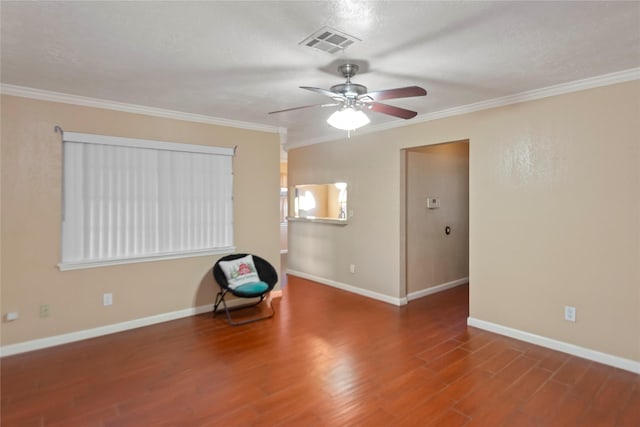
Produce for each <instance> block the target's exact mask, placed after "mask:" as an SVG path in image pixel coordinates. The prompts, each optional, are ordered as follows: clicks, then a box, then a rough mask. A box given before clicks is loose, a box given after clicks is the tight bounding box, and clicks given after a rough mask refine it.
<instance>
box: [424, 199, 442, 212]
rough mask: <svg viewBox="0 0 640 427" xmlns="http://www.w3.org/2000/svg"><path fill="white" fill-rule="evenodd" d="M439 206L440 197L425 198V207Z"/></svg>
mask: <svg viewBox="0 0 640 427" xmlns="http://www.w3.org/2000/svg"><path fill="white" fill-rule="evenodd" d="M439 207H440V199H436V198H434V197H428V198H427V208H428V209H435V208H439Z"/></svg>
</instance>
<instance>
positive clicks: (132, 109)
mask: <svg viewBox="0 0 640 427" xmlns="http://www.w3.org/2000/svg"><path fill="white" fill-rule="evenodd" d="M0 93H2V94H3V95H10V96H19V97H21V98H31V99H38V100H41V101H51V102H61V103H63V104H73V105H79V106H83V107H94V108H103V109H106V110H115V111H122V112H125V113H133V114H144V115H146V116H154V117H163V118H166V119H175V120H183V121H187V122H196V123H206V124H210V125H218V126H227V127H233V128H240V129H245V130H255V131H260V132H270V133H279V132H280V128H278V127H276V126H267V125H262V124H258V123H250V122H241V121H238V120H229V119H221V118H218V117H211V116H206V115H203V114H193V113H184V112H182V111H174V110H165V109H162V108H154V107H147V106H144V105H135V104H127V103H124V102H117V101H109V100H106V99H99V98H90V97H86V96H80V95H70V94H66V93H61V92H53V91H48V90H42V89H34V88H30V87H25V86H16V85H10V84H4V83H2V84H0Z"/></svg>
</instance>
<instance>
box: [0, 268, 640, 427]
mask: <svg viewBox="0 0 640 427" xmlns="http://www.w3.org/2000/svg"><path fill="white" fill-rule="evenodd" d="M275 305H276V309H277V314H276V316H275V317H274V318H273V319H271V320H267V321H262V322H258V323H254V324H249V325H245V326H239V327H232V326H228V325H227V323H226V322H225V317H224V315H218V316H217V317H216V318H215V319H212V318H211V315H210V314H209V315H200V316H195V317H191V318H186V319H181V320H176V321H173V322H167V323H163V324H159V325H154V326H150V327H146V328H140V329H136V330H132V331H127V332H123V333H118V334H114V335H109V336H105V337H101V338H96V339H91V340H87V341H83V342H78V343H73V344H68V345H64V346H60V347H55V348H51V349H46V350H41V351H36V352H32V353H25V354H22V355H17V356H11V357H6V358H4V359H2V362H1V363H2V367H1V373H2V376H1V380H2V398H1V399H2V415H1V421H2V426H4V427H13V426H21V427H22V426H47V427H48V426H82V427H84V426H223V425H227V426H391V425H393V426H462V425H464V426H501V425H504V426H518V427H519V426H525V427H526V426H634V427H637V426H639V425H640V376H639V375H634V374H632V373H630V372H625V371H622V370H618V369H615V368H611V367H607V366H604V365H600V364H597V363H593V362H590V361H587V360H583V359H579V358H576V357H572V356H569V355H566V354H563V353H558V352H555V351H552V350H548V349H544V348H541V347H537V346H534V345H531V344H527V343H523V342H519V341H516V340H512V339H509V338H505V337H502V336H499V335H495V334H491V333H488V332H485V331H482V330H479V329H474V328H468V327H467V326H466V318H467V315H468V311H467V310H468V308H467V307H468V288H467V287H466V286H460V287H457V288H455V289H452V290H449V291H446V292H442V293H440V294H436V295H432V296H430V297H426V298H422V299H420V300H416V301H413V302H411V303H410V304H409V305H408V306H405V307H394V306H391V305H388V304H385V303H382V302H378V301H374V300H371V299H367V298H364V297H360V296H357V295H353V294H349V293H346V292H342V291H339V290H336V289H332V288H329V287H326V286H322V285H318V284H316V283H313V282H309V281H306V280H303V279H299V278H296V277H289V281H288V285H287V287H286V290H285V292H284V296H283V298H281V299H277V300H276V301H275Z"/></svg>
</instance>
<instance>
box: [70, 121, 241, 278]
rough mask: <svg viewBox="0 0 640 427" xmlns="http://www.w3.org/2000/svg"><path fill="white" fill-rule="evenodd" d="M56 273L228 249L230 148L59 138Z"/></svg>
mask: <svg viewBox="0 0 640 427" xmlns="http://www.w3.org/2000/svg"><path fill="white" fill-rule="evenodd" d="M63 149H64V164H63V168H64V170H63V177H64V179H63V181H64V182H63V186H64V189H63V221H62V262H61V263H60V268H61V269H63V270H64V269H73V268H83V267H88V266H94V265H104V264H113V263H114V262H117V261H120V262H132V260H140V259H148V258H151V259H153V258H173V257H177V256H188V255H194V254H196V255H199V254H202V253H218V252H228V251H232V250H233V173H232V156H233V149H231V148H221V147H209V146H199V145H188V144H176V143H170V142H160V141H149V140H140V139H131V138H117V137H109V136H101V135H90V134H80V133H71V132H64V134H63Z"/></svg>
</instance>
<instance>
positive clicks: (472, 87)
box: [0, 1, 640, 143]
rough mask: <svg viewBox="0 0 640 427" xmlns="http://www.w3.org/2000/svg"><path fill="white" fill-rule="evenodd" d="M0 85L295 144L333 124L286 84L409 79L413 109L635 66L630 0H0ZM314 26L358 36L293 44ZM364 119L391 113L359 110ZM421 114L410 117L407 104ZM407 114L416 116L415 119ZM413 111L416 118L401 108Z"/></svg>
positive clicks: (382, 120) (637, 36)
mask: <svg viewBox="0 0 640 427" xmlns="http://www.w3.org/2000/svg"><path fill="white" fill-rule="evenodd" d="M0 7H1V15H2V17H1V18H2V29H1V31H2V33H1V43H2V44H1V54H2V57H1V61H2V62H1V65H2V68H1V80H2V83H3V84H9V85H17V86H25V87H30V88H36V89H43V90H48V91H55V92H62V93H66V94H72V95H81V96H86V97H92V98H99V99H104V100H112V101H119V102H124V103H130V104H136V105H142V106H148V107H156V108H161V109H167V110H175V111H180V112H185V113H193V114H200V115H206V116H211V117H215V118H221V119H228V120H235V121H241V122H249V123H254V124H260V125H265V126H273V127H274V128H276V127H284V128H287V132H288V140H289V141H290V142H294V143H299V142H304V141H313V140H322V139H327V138H332V137H341V136H344V132H341V131H337V130H335V129H333V128H331V127H329V126H328V125H327V124H326V122H325V120H326V118H327V117H328V116H329V115H330V114H331V112H332V109H331V108H312V109H305V110H298V111H292V112H287V113H281V114H277V115H268V114H267V112H269V111H273V110H279V109H284V108H289V107H296V106H301V105H308V104H316V103H319V104H321V103H325V102H326V101H327V100H328V98H325V97H323V96H322V95H319V94H317V93H313V92H309V91H305V90H302V89H299V88H298V86H316V87H321V88H328V87H330V86H332V85H334V84H338V83H342V82H343V81H344V80H343V78H342V76H339V75H338V72H337V66H338V65H339V64H341V63H344V62H347V61H348V60H352V61H356V63H358V64H360V65H361V68H362V70H361V73H360V74H359V75H357V76H356V77H355V78H354V79H353V80H354V82H356V83H360V84H364V85H366V86H367V87H368V88H369V90H371V91H373V90H380V89H387V88H394V87H400V86H408V85H419V86H422V87H424V88H426V89H427V90H428V92H429V95H428V96H427V97H419V98H408V99H400V100H391V101H388V103H389V104H392V105H397V106H399V107H403V108H409V109H413V110H415V111H417V112H418V113H419V114H420V115H424V114H429V113H434V112H438V111H442V110H445V109H449V108H453V107H457V106H462V105H468V104H471V103H475V102H480V101H484V100H489V99H494V98H499V97H503V96H507V95H511V94H515V93H520V92H524V91H530V90H534V89H539V88H544V87H548V86H552V85H557V84H561V83H566V82H571V81H575V80H579V79H584V78H589V77H594V76H600V75H604V74H609V73H612V72H617V71H622V70H629V69H633V68H637V67H640V2H635V1H634V2H584V3H583V2H426V1H425V2H420V1H417V2H416V1H412V2H405V1H379V2H378V1H300V2H291V1H276V2H271V1H260V2H248V1H232V2H223V1H216V2H188V1H187V2H9V1H2V3H1V4H0ZM323 26H329V27H331V28H335V29H337V30H340V31H342V32H345V33H348V34H350V35H352V36H354V37H356V38H358V39H360V40H362V41H361V42H359V43H356V44H354V45H352V46H351V47H349V48H347V49H346V50H345V51H343V52H339V53H337V54H333V55H332V54H329V53H326V52H322V51H318V50H314V49H310V48H308V47H305V46H302V45H299V42H301V41H302V40H303V39H305V38H306V37H307V36H309V35H310V34H311V33H313V32H314V31H316V30H318V29H319V28H321V27H323ZM369 116H370V117H371V119H372V125H373V126H375V125H382V124H387V123H388V122H391V121H395V120H398V119H394V118H393V117H388V116H384V115H380V114H376V113H369ZM419 117H420V116H419ZM419 117H418V119H419ZM414 120H415V119H414Z"/></svg>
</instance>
